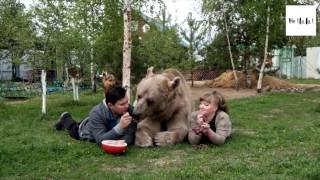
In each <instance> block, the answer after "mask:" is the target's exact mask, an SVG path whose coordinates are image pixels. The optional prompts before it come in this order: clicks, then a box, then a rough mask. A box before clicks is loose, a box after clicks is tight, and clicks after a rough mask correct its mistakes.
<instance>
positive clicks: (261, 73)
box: [257, 6, 270, 93]
mask: <svg viewBox="0 0 320 180" xmlns="http://www.w3.org/2000/svg"><path fill="white" fill-rule="evenodd" d="M269 24H270V7H269V6H268V14H267V27H266V41H265V45H264V57H263V62H262V65H261V69H260V73H259V79H258V83H257V92H258V93H260V92H261V88H262V78H263V71H264V68H265V66H266V60H267V52H268V41H269Z"/></svg>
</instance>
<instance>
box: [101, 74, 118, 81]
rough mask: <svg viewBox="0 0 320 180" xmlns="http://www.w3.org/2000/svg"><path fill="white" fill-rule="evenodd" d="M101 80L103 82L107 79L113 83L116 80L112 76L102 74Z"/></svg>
mask: <svg viewBox="0 0 320 180" xmlns="http://www.w3.org/2000/svg"><path fill="white" fill-rule="evenodd" d="M102 79H103V81H105V80H108V79H110V80H113V81H115V80H116V78H115V77H114V75H113V74H105V73H103V77H102Z"/></svg>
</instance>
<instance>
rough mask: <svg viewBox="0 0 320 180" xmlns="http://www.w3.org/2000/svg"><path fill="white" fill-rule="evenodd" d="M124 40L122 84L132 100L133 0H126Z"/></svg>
mask: <svg viewBox="0 0 320 180" xmlns="http://www.w3.org/2000/svg"><path fill="white" fill-rule="evenodd" d="M123 22H124V41H123V65H122V85H123V87H125V88H126V89H127V96H128V98H129V102H130V91H131V90H130V70H131V69H130V68H131V45H132V39H131V0H125V2H124V9H123Z"/></svg>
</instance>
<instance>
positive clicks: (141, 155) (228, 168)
mask: <svg viewBox="0 0 320 180" xmlns="http://www.w3.org/2000/svg"><path fill="white" fill-rule="evenodd" d="M101 99H102V93H97V94H96V95H93V94H91V93H89V92H86V93H82V94H81V96H80V102H79V103H73V102H72V95H71V94H53V95H50V96H49V97H48V110H47V111H48V114H47V115H46V116H45V117H42V116H41V114H40V112H41V108H40V105H41V101H40V98H35V99H31V100H28V101H27V102H25V103H19V104H3V103H0V114H1V116H0V123H1V124H0V136H1V145H0V166H1V167H0V179H70V178H71V179H256V178H262V179H319V178H320V163H319V162H320V141H319V134H320V93H319V92H305V93H275V94H266V95H262V96H257V97H251V98H246V99H238V100H232V101H229V105H230V110H231V116H232V121H233V127H234V129H235V132H234V134H233V135H232V137H231V138H230V139H229V140H228V141H227V143H226V144H224V145H222V146H215V145H209V146H208V147H206V148H201V149H199V148H194V147H191V146H190V145H188V144H187V143H182V144H178V145H174V146H169V147H157V148H148V149H142V148H138V147H129V149H128V151H127V152H126V153H125V155H123V156H114V155H110V154H105V153H104V152H102V151H101V149H100V148H98V146H96V145H95V144H94V143H88V142H82V141H76V140H73V139H71V138H70V137H68V135H67V134H66V133H65V132H57V131H54V130H53V128H52V125H53V124H54V122H55V121H56V119H57V118H58V116H59V114H60V113H61V112H63V111H66V110H67V111H69V112H71V113H72V115H73V116H74V118H75V119H79V120H80V119H82V118H84V117H85V116H86V115H87V113H88V112H89V110H90V108H91V107H92V106H93V105H95V104H97V103H99V101H100V100H101Z"/></svg>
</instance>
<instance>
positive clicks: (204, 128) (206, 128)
mask: <svg viewBox="0 0 320 180" xmlns="http://www.w3.org/2000/svg"><path fill="white" fill-rule="evenodd" d="M200 129H201V133H202V134H203V135H205V136H208V132H209V131H210V130H211V129H210V124H208V123H206V122H204V123H202V125H201V128H200Z"/></svg>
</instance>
